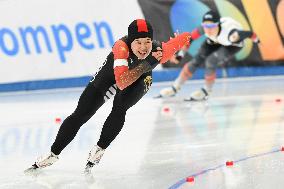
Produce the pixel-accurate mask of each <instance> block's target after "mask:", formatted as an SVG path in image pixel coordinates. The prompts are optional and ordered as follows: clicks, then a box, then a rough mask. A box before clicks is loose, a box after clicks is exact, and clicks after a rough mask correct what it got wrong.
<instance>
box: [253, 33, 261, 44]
mask: <svg viewBox="0 0 284 189" xmlns="http://www.w3.org/2000/svg"><path fill="white" fill-rule="evenodd" d="M251 39H252V41H253V42H254V43H257V44H259V43H260V40H259V38H258V37H257V35H256V33H254V32H253V34H252V36H251Z"/></svg>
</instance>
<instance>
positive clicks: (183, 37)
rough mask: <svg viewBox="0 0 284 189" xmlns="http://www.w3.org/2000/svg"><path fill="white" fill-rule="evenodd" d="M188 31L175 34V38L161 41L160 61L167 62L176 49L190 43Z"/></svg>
mask: <svg viewBox="0 0 284 189" xmlns="http://www.w3.org/2000/svg"><path fill="white" fill-rule="evenodd" d="M190 38H191V36H190V33H189V32H184V33H182V34H180V35H177V36H176V37H175V38H172V39H170V40H169V41H168V42H166V43H162V49H163V57H162V59H161V60H160V63H162V64H163V63H165V62H167V61H168V60H169V59H170V58H171V57H172V56H173V55H174V54H175V53H176V52H177V51H178V50H180V49H181V48H183V47H184V46H189V45H190Z"/></svg>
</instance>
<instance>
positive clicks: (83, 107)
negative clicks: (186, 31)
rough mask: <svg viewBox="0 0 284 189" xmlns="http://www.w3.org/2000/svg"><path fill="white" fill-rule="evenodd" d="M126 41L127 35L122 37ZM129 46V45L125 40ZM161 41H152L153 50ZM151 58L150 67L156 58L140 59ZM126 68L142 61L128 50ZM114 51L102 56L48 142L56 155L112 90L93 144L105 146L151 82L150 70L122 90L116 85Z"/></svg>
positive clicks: (116, 133) (119, 128)
mask: <svg viewBox="0 0 284 189" xmlns="http://www.w3.org/2000/svg"><path fill="white" fill-rule="evenodd" d="M122 40H123V41H125V42H127V36H126V37H124V38H122ZM128 47H129V49H131V48H130V45H129V44H128ZM157 47H161V44H160V43H159V42H157V41H153V50H152V52H153V51H155V50H156V48H157ZM153 60H154V61H155V64H154V66H153V67H152V69H153V68H154V67H155V66H156V65H157V64H158V61H157V60H156V59H155V58H154V57H153V56H152V55H151V53H150V55H149V56H148V57H147V58H146V59H145V60H144V61H152V62H153ZM127 61H128V65H129V69H132V68H134V67H136V66H137V65H139V64H143V63H145V62H143V61H141V60H138V59H137V57H136V56H135V55H134V54H133V53H132V51H131V50H130V54H129V57H128V59H127ZM113 65H114V55H113V53H112V52H111V53H110V54H109V55H108V56H107V59H106V60H105V62H104V64H103V66H102V67H101V69H100V70H99V71H98V73H97V74H96V75H95V76H94V78H93V79H92V80H91V81H90V83H89V84H88V85H87V87H86V88H85V90H84V91H83V93H82V94H81V96H80V99H79V102H78V105H77V108H76V109H75V111H74V112H73V113H72V114H71V115H70V116H68V117H67V118H66V119H65V120H64V122H63V123H62V125H61V127H60V129H59V131H58V134H57V136H56V139H55V141H54V143H53V145H52V146H51V151H52V152H53V153H54V154H56V155H58V154H60V153H61V151H62V150H63V149H64V148H65V147H66V146H67V145H68V144H69V143H70V142H71V141H72V140H73V139H74V137H75V136H76V134H77V132H78V131H79V129H80V127H81V126H82V125H83V124H84V123H86V122H87V121H88V120H89V119H90V118H91V117H92V116H93V115H94V114H95V113H96V111H97V110H98V109H99V108H100V107H101V106H102V105H103V104H104V102H105V101H106V100H107V99H108V98H109V97H110V95H111V94H115V96H114V100H113V107H112V110H111V112H110V114H109V115H108V117H107V119H106V121H105V123H104V125H103V128H102V132H101V135H100V139H99V141H98V143H97V145H98V146H99V147H101V148H103V149H106V148H107V147H108V146H109V145H110V143H111V142H112V141H113V140H114V139H115V137H116V136H117V135H118V134H119V132H120V131H121V129H122V127H123V125H124V122H125V116H126V112H127V110H128V109H129V108H130V107H132V106H133V105H135V104H136V103H137V102H138V101H139V100H140V99H141V98H142V97H143V96H144V95H145V94H146V93H147V91H148V90H149V88H150V86H151V84H152V71H151V70H150V71H148V72H146V73H144V74H142V75H141V76H140V77H139V78H138V79H137V80H136V81H135V82H134V83H132V84H131V85H130V86H128V87H126V88H125V89H124V90H120V89H118V87H117V86H116V81H115V75H114V69H113Z"/></svg>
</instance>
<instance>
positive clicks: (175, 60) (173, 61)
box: [170, 55, 179, 64]
mask: <svg viewBox="0 0 284 189" xmlns="http://www.w3.org/2000/svg"><path fill="white" fill-rule="evenodd" d="M170 62H171V63H173V64H178V63H179V60H178V59H177V56H176V55H174V56H172V57H171V59H170Z"/></svg>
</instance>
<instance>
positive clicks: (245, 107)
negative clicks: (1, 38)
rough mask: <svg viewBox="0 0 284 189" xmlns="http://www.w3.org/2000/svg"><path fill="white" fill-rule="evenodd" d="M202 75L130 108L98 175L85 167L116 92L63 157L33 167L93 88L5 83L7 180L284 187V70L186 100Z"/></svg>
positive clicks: (66, 186)
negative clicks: (28, 172) (11, 89)
mask: <svg viewBox="0 0 284 189" xmlns="http://www.w3.org/2000/svg"><path fill="white" fill-rule="evenodd" d="M202 83H203V81H190V82H188V83H187V85H186V86H184V88H183V89H182V90H181V92H180V93H179V94H178V95H177V96H176V97H173V98H168V99H153V98H152V97H153V96H154V95H156V94H157V93H158V91H159V90H160V89H161V88H162V87H165V86H169V83H164V84H162V85H158V84H154V86H153V87H152V89H151V90H150V92H149V94H147V95H146V96H145V97H144V98H143V99H142V100H141V101H140V102H139V103H138V104H137V105H136V106H134V107H133V108H132V109H130V110H129V112H128V114H127V118H126V122H125V126H124V128H123V130H122V131H121V133H120V135H119V136H118V137H117V138H116V140H115V141H114V142H113V143H112V144H111V146H110V147H109V148H108V149H107V150H106V152H105V155H104V157H103V158H102V160H101V162H100V164H99V165H98V166H97V167H95V168H94V170H93V178H92V179H90V178H89V179H86V178H85V177H84V176H83V174H82V172H83V168H84V165H85V163H86V158H87V156H88V152H89V150H90V148H91V147H92V146H93V145H94V144H96V142H97V140H98V138H99V134H100V130H101V128H102V124H103V122H104V120H105V119H106V116H107V115H108V113H109V112H110V108H111V105H112V104H111V103H112V102H111V101H108V102H107V103H106V104H105V105H104V106H103V107H102V108H101V109H100V110H99V111H98V112H97V114H96V115H95V116H94V117H93V118H92V119H91V120H90V121H89V122H87V124H85V126H83V127H82V128H81V130H80V131H79V133H78V134H77V136H76V138H75V139H74V141H73V142H72V143H71V144H70V145H69V146H67V148H66V149H65V150H64V151H63V152H62V154H61V155H60V160H59V161H58V162H56V163H55V164H54V165H53V166H51V167H48V168H46V169H43V170H41V171H39V173H38V174H37V175H35V176H34V177H32V176H25V175H24V174H23V171H24V169H26V168H28V167H29V166H30V165H32V164H33V162H34V160H35V159H36V157H38V156H40V155H42V154H45V153H47V152H48V151H49V149H50V145H51V144H52V142H53V140H54V138H55V136H56V133H57V130H58V128H59V126H60V124H58V123H56V122H55V119H56V118H61V119H64V118H65V117H66V116H68V115H69V114H70V113H72V111H73V110H74V109H75V107H76V104H77V100H78V98H79V95H80V94H81V92H82V90H83V88H76V89H64V90H62V89H60V90H44V91H31V92H15V93H0V117H1V119H0V120H1V121H0V188H1V189H27V188H29V189H85V188H90V189H91V188H92V189H168V188H171V189H175V188H179V189H185V188H189V189H197V188H198V189H283V188H284V152H283V151H281V148H282V147H284V77H283V76H275V77H258V78H243V79H228V80H217V83H216V85H215V88H214V92H213V94H212V96H211V98H210V99H209V100H208V101H207V102H195V103H192V102H184V101H183V98H185V97H188V96H189V94H190V93H191V92H192V91H193V90H196V89H198V88H200V87H201V86H202ZM226 161H234V165H233V166H231V167H227V166H226V165H225V164H226ZM191 176H193V177H194V179H195V180H194V182H193V183H190V182H186V178H187V177H191Z"/></svg>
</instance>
